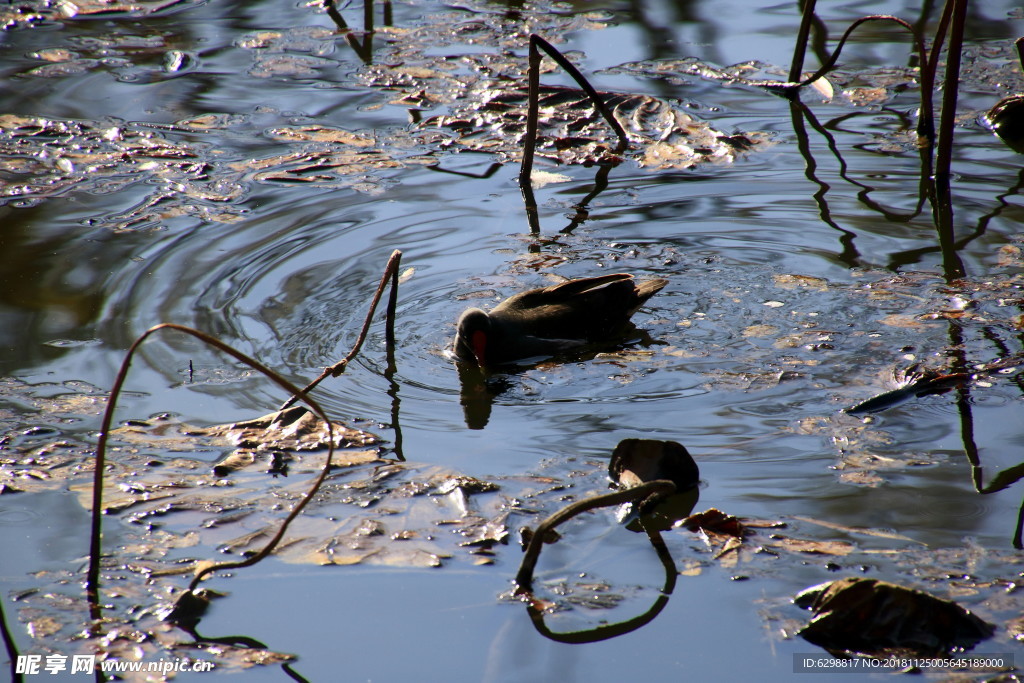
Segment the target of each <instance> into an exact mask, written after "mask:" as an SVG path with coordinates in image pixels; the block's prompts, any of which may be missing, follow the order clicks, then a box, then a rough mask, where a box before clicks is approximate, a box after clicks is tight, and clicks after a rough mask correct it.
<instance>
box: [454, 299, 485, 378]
mask: <svg viewBox="0 0 1024 683" xmlns="http://www.w3.org/2000/svg"><path fill="white" fill-rule="evenodd" d="M490 332H491V319H490V318H489V317H488V315H487V313H486V312H484V311H482V310H480V309H479V308H470V309H469V310H467V311H465V312H464V313H463V314H462V315H461V316H460V317H459V324H458V332H457V333H456V335H455V356H456V357H457V358H458V359H459V360H463V361H466V362H467V363H475V364H477V365H478V366H480V367H484V366H485V365H486V364H487V363H486V359H487V342H488V336H489V334H490Z"/></svg>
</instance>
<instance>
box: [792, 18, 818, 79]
mask: <svg viewBox="0 0 1024 683" xmlns="http://www.w3.org/2000/svg"><path fill="white" fill-rule="evenodd" d="M816 3H817V0H803V2H802V3H801V4H802V7H801V17H800V30H799V31H797V34H796V47H795V48H794V49H793V61H792V63H790V65H789V80H790V82H794V83H795V82H796V81H799V80H800V72H801V71H803V70H804V55H805V54H806V53H807V39H808V37H809V36H810V34H811V24H812V23H813V21H814V7H815V4H816Z"/></svg>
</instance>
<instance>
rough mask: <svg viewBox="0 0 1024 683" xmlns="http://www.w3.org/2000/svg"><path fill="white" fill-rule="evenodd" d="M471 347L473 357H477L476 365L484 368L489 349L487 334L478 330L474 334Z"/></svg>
mask: <svg viewBox="0 0 1024 683" xmlns="http://www.w3.org/2000/svg"><path fill="white" fill-rule="evenodd" d="M470 345H471V346H472V347H473V356H474V357H476V364H477V365H479V366H480V367H483V366H484V357H485V355H486V349H487V334H485V333H484V332H482V331H481V330H477V331H476V332H474V333H473V337H472V339H471V340H470Z"/></svg>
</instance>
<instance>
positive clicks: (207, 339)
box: [86, 323, 334, 617]
mask: <svg viewBox="0 0 1024 683" xmlns="http://www.w3.org/2000/svg"><path fill="white" fill-rule="evenodd" d="M161 330H177V331H179V332H184V333H185V334H190V335H192V336H193V337H196V338H197V339H199V340H200V341H202V342H204V343H205V344H208V345H210V346H213V347H214V348H216V349H218V350H220V351H223V352H224V353H226V354H228V355H229V356H231V357H233V358H235V359H236V360H239V361H241V362H242V363H245V364H246V365H248V366H249V367H251V368H254V369H255V370H257V371H259V372H260V373H262V374H263V375H266V376H267V377H268V378H269V379H270V380H271V381H273V382H274V383H275V384H277V385H278V386H280V387H281V388H283V389H284V390H285V391H288V392H290V393H293V394H295V393H298V392H299V389H298V387H296V386H295V385H294V384H292V383H291V382H289V381H288V380H286V379H285V378H283V377H281V375H279V374H278V373H276V372H274V371H273V370H271V369H270V368H268V367H267V366H265V365H263V364H262V363H260V362H259V361H257V360H256V359H254V358H251V357H249V356H247V355H246V354H244V353H242V352H241V351H238V350H236V349H234V348H232V347H230V346H228V345H227V344H225V343H224V342H222V341H220V340H219V339H216V338H214V337H212V336H210V335H208V334H206V333H204V332H200V331H199V330H196V329H193V328H191V327H186V326H184V325H177V324H175V323H161V324H159V325H155V326H153V327H151V328H149V329H148V330H146V331H145V332H143V333H142V334H141V335H140V336H139V338H138V339H136V340H135V342H134V343H133V344H132V345H131V347H130V348H129V349H128V352H127V353H126V354H125V357H124V360H123V361H122V362H121V367H120V369H119V370H118V373H117V377H116V379H115V380H114V385H113V387H111V389H110V398H109V399H107V407H106V410H105V411H104V413H103V422H102V424H101V426H100V434H99V439H98V441H97V443H96V468H95V472H94V474H93V489H92V528H91V531H90V541H89V569H88V572H87V576H86V595H87V597H88V600H89V604H90V610H91V611H92V613H93V616H94V617H97V616H98V612H99V575H100V558H101V555H102V550H103V548H102V546H103V534H102V521H101V519H102V518H101V515H102V514H103V472H104V470H105V469H106V452H107V439H108V437H109V434H110V427H111V425H112V424H113V420H114V410H115V408H116V407H117V398H118V396H119V395H120V393H121V389H122V387H123V386H124V383H125V380H126V378H127V377H128V371H129V369H130V368H131V362H132V358H134V356H135V352H136V350H138V348H139V347H140V346H141V345H142V343H143V342H145V341H146V340H147V339H148V338H149V337H150V336H151V335H153V334H155V333H157V332H159V331H161ZM303 400H305V402H306V403H307V404H308V405H309V407H310V408H311V409H312V410H313V411H314V412H315V413H316V414H317V415H319V416H320V418H321V419H322V420H323V421H324V422H325V423H326V424H327V432H328V439H329V443H328V451H327V461H326V463H325V465H324V469H323V471H322V472H321V473H320V477H319V478H317V480H316V481H315V482H314V484H313V487H312V488H311V489H310V491H309V492H308V493H307V494H306V497H305V498H303V500H301V501H300V502H299V504H298V505H296V507H295V509H293V510H292V513H291V514H290V515H289V516H288V517H287V518H286V519H285V521H284V523H283V524H282V526H281V529H280V530H278V532H277V535H275V536H274V538H273V539H271V541H270V543H268V544H267V546H266V547H265V548H264V549H263V550H261V551H260V552H259V553H258V554H257V555H255V556H253V557H252V558H249V559H247V560H245V561H244V562H241V563H238V562H228V563H221V564H215V565H211V566H209V567H206V568H205V569H203V570H202V571H201V572H200V573H198V574H197V575H196V578H195V579H193V582H192V584H191V585H190V586H189V591H191V590H192V589H193V588H194V587H195V585H196V584H197V583H198V582H199V580H201V579H202V577H204V576H206V575H207V574H209V573H210V572H213V571H217V570H220V569H228V568H236V567H242V566H247V565H249V564H253V560H255V561H258V560H259V559H261V558H262V557H265V556H266V555H268V554H269V553H270V552H271V551H272V550H273V549H274V547H275V546H276V545H277V543H278V542H279V541H280V540H281V537H282V536H283V535H284V532H285V529H286V528H287V526H288V524H289V523H290V522H291V520H292V519H294V518H295V516H296V515H297V514H298V513H299V512H301V510H302V508H303V507H305V506H306V504H307V503H308V502H309V500H310V499H311V498H312V496H313V495H315V494H316V491H317V489H319V487H320V484H321V483H322V482H323V479H324V477H325V476H326V475H327V472H328V471H329V469H330V466H331V459H332V457H333V455H334V428H333V426H332V425H331V421H330V419H329V418H328V417H327V413H325V412H324V410H323V409H322V408H321V407H320V406H319V405H318V404H317V403H316V402H315V401H313V400H312V399H310V398H308V397H303Z"/></svg>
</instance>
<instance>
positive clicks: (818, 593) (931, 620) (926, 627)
mask: <svg viewBox="0 0 1024 683" xmlns="http://www.w3.org/2000/svg"><path fill="white" fill-rule="evenodd" d="M794 602H796V604H797V605H799V606H800V607H803V608H805V609H810V610H812V611H813V612H814V617H813V618H812V619H811V621H810V623H808V624H807V625H806V626H805V627H804V628H803V629H802V630H801V631H800V632H799V634H800V635H801V636H803V638H804V639H805V640H807V641H808V642H811V643H813V644H815V645H818V646H820V647H823V648H825V649H826V650H828V651H830V652H832V653H834V654H837V653H838V654H844V655H850V654H857V655H868V656H872V657H885V656H888V655H901V656H906V655H914V656H919V657H938V656H945V655H949V654H951V653H954V652H958V651H962V650H963V649H968V648H971V647H973V646H974V645H976V644H977V643H979V642H981V641H982V640H985V639H986V638H989V637H991V636H992V634H993V633H994V632H995V626H993V625H992V624H989V623H987V622H985V621H984V620H982V619H980V618H978V617H977V616H976V615H974V614H972V613H971V612H969V611H968V610H966V609H964V608H963V607H961V606H960V605H958V604H956V603H955V602H952V601H949V600H942V599H940V598H937V597H935V596H933V595H930V594H928V593H925V592H924V591H920V590H916V589H912V588H906V587H904V586H900V585H897V584H894V583H889V582H886V581H879V580H877V579H865V578H861V577H851V578H845V579H840V580H838V581H832V582H830V583H824V584H821V585H818V586H814V587H812V588H808V589H807V590H805V591H803V592H801V593H800V594H799V595H797V596H796V598H794Z"/></svg>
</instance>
